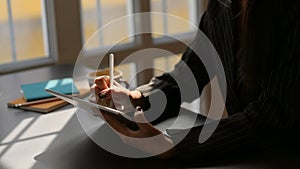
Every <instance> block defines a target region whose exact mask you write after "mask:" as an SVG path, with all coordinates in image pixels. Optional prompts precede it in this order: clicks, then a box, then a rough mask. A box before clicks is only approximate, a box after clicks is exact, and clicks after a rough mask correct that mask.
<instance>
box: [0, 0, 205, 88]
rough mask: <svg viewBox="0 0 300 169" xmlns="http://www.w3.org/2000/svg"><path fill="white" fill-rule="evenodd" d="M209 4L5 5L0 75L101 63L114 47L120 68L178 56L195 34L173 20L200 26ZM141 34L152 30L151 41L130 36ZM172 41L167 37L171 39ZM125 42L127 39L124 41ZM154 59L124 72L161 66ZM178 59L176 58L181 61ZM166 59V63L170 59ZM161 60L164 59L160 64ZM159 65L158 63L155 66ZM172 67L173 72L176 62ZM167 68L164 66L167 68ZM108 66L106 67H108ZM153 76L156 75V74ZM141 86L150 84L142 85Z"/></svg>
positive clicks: (0, 1)
mask: <svg viewBox="0 0 300 169" xmlns="http://www.w3.org/2000/svg"><path fill="white" fill-rule="evenodd" d="M206 1H207V0H203V1H197V0H185V1H183V0H114V1H111V0H64V1H47V0H31V1H30V3H29V2H27V1H24V2H23V1H19V0H0V58H1V59H0V74H1V73H5V72H11V71H16V70H20V69H24V68H32V67H34V66H41V65H45V64H51V63H72V64H73V63H75V61H76V59H77V57H78V54H79V53H80V51H81V49H82V47H83V45H84V44H86V42H88V41H89V43H87V45H86V46H84V51H83V53H84V54H85V55H87V56H89V59H91V60H93V59H94V60H95V61H96V60H97V59H98V58H99V55H101V54H103V53H105V51H106V50H105V49H107V48H110V47H111V46H112V45H114V44H116V43H117V45H114V48H113V52H114V53H115V54H116V64H118V63H120V62H121V61H122V60H124V59H125V58H126V56H128V55H129V54H131V53H133V52H136V51H138V50H141V49H147V48H159V49H163V50H166V51H170V52H171V53H173V54H174V55H179V54H180V53H182V52H183V51H184V49H185V46H183V45H182V44H181V43H180V42H178V40H176V39H172V38H170V37H168V36H176V37H179V39H180V40H184V41H191V40H192V39H193V35H194V33H195V30H194V28H192V27H190V26H189V25H188V24H181V25H179V24H178V23H176V22H174V20H172V18H171V17H168V16H162V15H157V14H159V13H167V14H170V16H173V17H177V18H179V19H180V18H181V19H182V20H187V21H189V22H191V23H193V24H195V25H197V24H198V21H199V20H200V17H201V13H202V12H203V11H204V9H205V6H206V5H205V4H206ZM144 12H146V13H147V12H155V13H154V14H151V16H149V17H146V18H143V19H142V20H140V21H139V22H137V21H136V19H135V18H133V17H127V20H126V21H125V22H122V23H121V24H120V25H118V26H115V27H113V28H111V29H109V30H105V29H103V30H100V31H99V32H98V33H97V34H96V38H90V37H92V36H93V35H94V36H95V34H94V33H95V32H96V31H97V30H98V28H101V27H103V26H105V25H107V24H109V23H110V22H112V21H115V20H116V19H119V18H122V17H124V16H126V15H130V14H133V15H134V14H136V13H144ZM138 30H150V31H151V32H154V33H152V34H151V35H150V36H149V35H140V36H131V35H134V34H135V32H137V31H138ZM166 35H167V36H166ZM120 37H121V38H122V37H127V38H125V39H122V41H119V40H120ZM161 57H162V56H159V55H158V56H153V57H152V58H148V59H146V60H143V59H144V58H143V57H140V58H138V59H137V60H134V61H131V62H128V63H123V64H127V66H126V65H123V67H131V68H130V70H134V71H138V72H139V71H140V69H139V68H140V67H142V66H139V65H138V64H147V65H148V66H151V65H156V63H157V62H156V61H155V59H156V58H161ZM176 58H177V56H176ZM166 59H167V57H166ZM158 60H159V59H158ZM154 62H155V63H154ZM165 63H166V64H168V63H170V65H169V66H168V67H172V66H173V63H174V62H169V61H165ZM163 65H165V64H163ZM105 66H107V65H105ZM152 75H153V74H152ZM150 76H151V74H148V75H147V77H148V78H149V77H150ZM138 81H139V83H140V82H141V83H142V82H143V81H147V78H146V79H144V80H138Z"/></svg>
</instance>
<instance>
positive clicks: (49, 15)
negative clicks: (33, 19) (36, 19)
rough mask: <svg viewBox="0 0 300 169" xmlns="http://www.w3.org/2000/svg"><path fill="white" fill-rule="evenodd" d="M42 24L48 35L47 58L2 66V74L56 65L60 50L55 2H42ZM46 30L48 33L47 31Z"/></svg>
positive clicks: (0, 68) (0, 67)
mask: <svg viewBox="0 0 300 169" xmlns="http://www.w3.org/2000/svg"><path fill="white" fill-rule="evenodd" d="M42 2H43V4H42V8H43V9H42V12H43V13H44V14H42V23H43V24H45V28H43V29H44V30H43V32H44V33H47V36H44V38H46V39H44V42H45V43H46V44H45V46H46V45H47V47H46V48H45V50H46V54H48V55H47V56H41V57H40V58H36V59H30V60H24V61H14V62H10V63H5V64H1V65H0V74H6V73H11V72H15V71H21V70H25V69H29V68H35V67H41V66H45V65H50V64H54V63H56V61H57V60H58V50H57V39H56V38H57V36H56V24H55V23H56V22H55V19H56V18H55V10H54V9H55V8H54V1H46V0H45V1H42ZM45 29H46V31H45Z"/></svg>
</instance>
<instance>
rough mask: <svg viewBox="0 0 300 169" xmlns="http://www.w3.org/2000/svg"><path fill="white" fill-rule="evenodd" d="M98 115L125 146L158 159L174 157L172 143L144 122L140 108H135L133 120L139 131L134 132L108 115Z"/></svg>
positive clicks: (104, 113)
mask: <svg viewBox="0 0 300 169" xmlns="http://www.w3.org/2000/svg"><path fill="white" fill-rule="evenodd" d="M99 113H100V114H99V115H100V116H101V117H102V118H103V119H104V120H105V121H106V122H107V123H108V124H109V125H110V127H111V128H112V129H113V130H114V131H115V132H116V133H117V134H118V135H119V136H120V138H121V139H122V141H123V142H124V143H125V144H128V145H130V146H132V147H135V148H137V149H139V150H142V151H144V152H146V153H148V154H150V155H154V156H157V157H160V158H170V157H172V156H174V155H175V152H174V150H173V149H172V148H173V147H174V143H173V141H172V140H171V139H169V138H168V137H166V136H165V135H163V134H162V132H161V131H159V130H158V129H156V128H154V127H153V126H152V125H151V124H150V123H149V122H148V121H147V120H146V118H145V116H144V113H143V111H142V110H141V109H140V108H137V111H136V112H135V115H134V120H135V122H137V125H138V127H139V130H136V131H134V130H131V129H129V128H128V127H127V126H126V125H125V124H123V123H121V122H120V121H118V120H117V119H115V118H114V117H113V116H112V115H110V114H109V113H106V112H103V113H101V112H99Z"/></svg>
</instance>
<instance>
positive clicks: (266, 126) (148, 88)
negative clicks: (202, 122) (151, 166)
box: [92, 0, 300, 159]
mask: <svg viewBox="0 0 300 169" xmlns="http://www.w3.org/2000/svg"><path fill="white" fill-rule="evenodd" d="M299 9H300V2H299V1H297V0H294V1H283V0H232V1H231V0H210V2H209V4H208V9H207V11H206V13H205V14H204V16H203V17H202V20H201V23H200V26H199V28H200V30H202V31H203V32H204V33H205V34H206V36H207V37H208V38H209V39H210V40H211V42H212V44H213V45H214V46H215V48H216V50H217V52H218V53H219V56H220V59H221V61H222V64H223V66H224V70H225V75H226V82H227V99H226V104H225V105H226V110H227V112H228V118H226V119H222V120H221V121H220V123H219V125H218V127H217V129H216V130H215V132H214V133H213V135H212V137H211V138H210V139H209V140H207V141H206V142H204V143H202V144H200V143H198V142H197V141H195V140H197V139H198V137H199V133H200V131H201V128H202V127H203V126H198V127H195V128H193V129H192V131H191V132H190V133H189V137H188V139H183V141H181V142H180V143H179V144H178V145H176V146H175V147H174V148H172V149H171V150H170V151H168V152H166V153H164V154H161V155H160V157H162V158H170V157H176V158H188V159H192V158H193V157H195V158H198V157H200V156H201V155H205V156H209V155H216V154H224V153H231V152H233V151H236V150H245V149H246V150H247V149H249V148H250V147H253V146H255V147H257V146H259V145H268V146H269V145H270V143H276V144H277V143H282V142H283V141H284V143H288V144H290V143H296V142H297V141H296V138H297V133H298V129H299V127H300V126H299V125H300V123H299V115H300V113H298V111H299V110H300V109H299V108H300V107H299V105H300V104H299V100H300V60H299V56H300V19H299V18H300V17H299V16H300V13H299V11H300V10H299ZM194 43H198V42H197V39H195V41H194ZM181 61H183V62H185V63H186V64H187V65H188V66H189V68H190V69H191V70H192V72H193V74H194V76H195V77H196V79H197V84H198V88H199V91H202V90H203V88H204V86H205V85H207V84H208V83H209V82H210V80H211V79H209V77H208V75H207V72H206V69H205V67H204V65H203V64H202V62H201V61H200V60H199V58H198V57H197V55H196V54H195V53H194V52H193V51H192V50H191V49H190V48H188V49H187V50H186V52H185V53H184V54H183V56H182V59H181ZM179 69H180V65H179V66H178V65H177V66H176V68H175V69H174V70H173V72H172V74H173V75H174V74H178V75H180V72H178V71H179ZM108 82H109V79H107V78H98V79H96V80H95V85H94V86H93V87H92V90H93V91H94V92H95V94H96V95H98V94H99V93H101V92H111V93H112V95H113V96H114V98H116V99H113V101H114V104H115V105H120V104H121V105H131V103H132V104H133V106H132V107H136V106H140V107H142V109H147V108H149V105H151V106H155V105H152V104H151V103H150V104H149V103H148V101H149V100H148V97H149V95H151V94H153V93H152V91H153V90H155V89H160V90H162V91H163V92H164V93H165V95H166V96H167V105H166V109H165V112H164V114H163V115H162V116H161V117H160V120H163V119H166V118H168V117H171V116H174V115H176V113H178V110H179V106H180V104H181V101H185V100H184V99H186V98H180V91H179V88H178V86H177V84H176V82H175V81H174V79H173V78H172V77H171V76H170V73H166V74H164V75H162V76H159V77H155V78H154V79H153V80H152V81H151V82H150V83H149V84H146V85H144V86H141V87H139V88H138V89H136V90H135V91H129V90H126V89H124V88H122V87H120V86H119V87H118V86H117V87H115V88H113V89H110V88H108V86H107V84H109V83H108ZM128 96H129V97H130V102H128V101H127V103H126V102H125V100H128V99H126V98H128ZM107 99H108V100H109V99H111V97H110V96H107V98H104V99H103V98H98V101H99V102H100V101H102V100H107ZM188 99H195V98H193V96H191V97H190V98H188ZM174 105H176V106H174ZM125 107H126V108H128V110H132V108H131V107H130V106H125ZM103 116H104V118H105V119H107V120H108V122H109V123H110V125H111V126H112V127H113V128H114V129H115V130H117V131H118V132H120V133H122V134H123V135H126V136H130V137H137V138H141V137H151V136H154V135H158V134H160V131H158V130H156V129H155V128H154V127H153V126H152V125H151V124H150V123H147V122H146V119H145V116H144V114H143V112H142V110H141V109H138V111H137V113H136V114H135V119H136V120H138V121H143V122H145V123H139V124H138V125H139V128H140V130H138V131H132V130H131V129H128V128H126V126H123V124H121V123H119V122H118V121H116V120H115V119H114V118H113V117H110V116H109V115H108V114H105V113H104V114H103ZM121 138H122V139H123V140H124V142H125V143H127V144H130V145H132V146H134V147H137V148H139V149H141V150H143V151H145V152H148V153H150V154H155V153H156V152H157V151H158V150H160V149H161V148H165V147H167V148H166V150H167V149H168V148H170V147H172V146H173V144H174V140H173V138H172V136H171V137H170V138H168V137H164V136H162V137H161V138H160V140H159V144H158V142H155V141H154V142H143V143H139V142H137V141H132V140H130V139H128V137H124V136H122V135H121Z"/></svg>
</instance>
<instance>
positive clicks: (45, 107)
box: [7, 89, 89, 113]
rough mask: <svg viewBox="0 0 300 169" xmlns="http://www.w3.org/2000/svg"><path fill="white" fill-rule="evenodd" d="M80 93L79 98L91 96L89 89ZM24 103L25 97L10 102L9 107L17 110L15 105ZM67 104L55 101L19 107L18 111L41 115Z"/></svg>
mask: <svg viewBox="0 0 300 169" xmlns="http://www.w3.org/2000/svg"><path fill="white" fill-rule="evenodd" d="M79 91H80V93H79V95H78V97H79V98H82V97H86V96H87V95H88V94H89V90H88V89H79ZM22 103H26V100H25V98H24V97H20V98H18V99H15V100H12V101H10V102H8V103H7V106H8V107H11V108H16V107H14V105H15V104H22ZM67 104H68V102H65V101H63V100H55V101H50V102H45V103H39V104H34V105H30V106H22V107H18V109H22V110H30V111H35V112H40V113H49V112H52V111H54V110H56V109H58V108H61V107H63V106H65V105H67Z"/></svg>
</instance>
